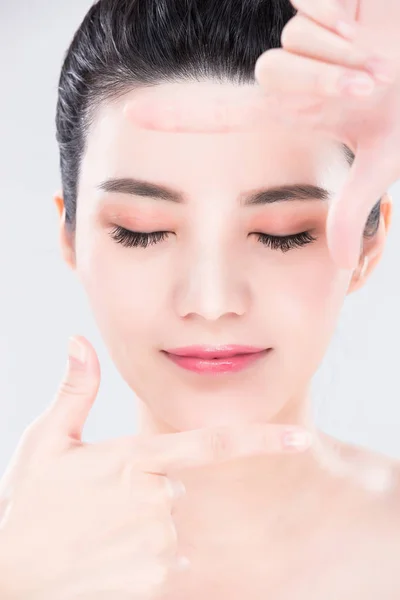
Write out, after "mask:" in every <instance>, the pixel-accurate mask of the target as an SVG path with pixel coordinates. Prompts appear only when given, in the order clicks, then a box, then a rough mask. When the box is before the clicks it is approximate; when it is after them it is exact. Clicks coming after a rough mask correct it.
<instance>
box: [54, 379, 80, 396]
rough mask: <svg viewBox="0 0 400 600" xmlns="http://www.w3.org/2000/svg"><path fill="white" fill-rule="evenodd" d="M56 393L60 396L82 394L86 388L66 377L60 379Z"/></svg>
mask: <svg viewBox="0 0 400 600" xmlns="http://www.w3.org/2000/svg"><path fill="white" fill-rule="evenodd" d="M58 393H59V395H61V396H77V397H80V396H83V395H85V394H86V389H85V387H83V386H79V385H77V382H76V381H71V379H69V378H68V377H64V378H63V379H62V380H61V383H60V386H59V388H58Z"/></svg>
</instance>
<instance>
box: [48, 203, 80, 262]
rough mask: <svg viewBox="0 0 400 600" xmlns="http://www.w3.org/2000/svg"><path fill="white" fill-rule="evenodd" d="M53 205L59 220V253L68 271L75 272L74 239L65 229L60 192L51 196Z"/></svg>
mask: <svg viewBox="0 0 400 600" xmlns="http://www.w3.org/2000/svg"><path fill="white" fill-rule="evenodd" d="M53 199H54V203H55V205H56V208H57V211H58V215H59V219H60V231H59V241H60V247H61V253H62V256H63V259H64V262H65V263H66V264H67V265H68V267H70V269H72V270H75V268H76V258H75V237H74V235H73V234H72V233H70V232H69V231H68V229H67V227H66V223H65V205H64V198H63V195H62V191H59V192H56V193H55V194H54V196H53Z"/></svg>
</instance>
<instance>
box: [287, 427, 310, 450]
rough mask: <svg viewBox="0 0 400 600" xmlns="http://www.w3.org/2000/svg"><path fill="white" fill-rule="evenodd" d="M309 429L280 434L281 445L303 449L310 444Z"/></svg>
mask: <svg viewBox="0 0 400 600" xmlns="http://www.w3.org/2000/svg"><path fill="white" fill-rule="evenodd" d="M312 440H313V438H312V435H311V433H310V432H309V431H287V432H285V433H284V434H283V436H282V442H283V446H284V447H285V448H288V449H304V448H308V447H309V446H310V445H311V444H312Z"/></svg>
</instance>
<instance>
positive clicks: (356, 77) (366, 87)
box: [339, 73, 375, 96]
mask: <svg viewBox="0 0 400 600" xmlns="http://www.w3.org/2000/svg"><path fill="white" fill-rule="evenodd" d="M339 89H340V91H341V92H347V93H350V94H352V95H355V96H369V95H370V94H372V92H373V91H374V90H375V81H374V80H373V79H372V77H370V75H367V74H363V73H356V74H351V73H350V74H349V73H345V74H344V75H343V76H342V77H341V78H340V81H339Z"/></svg>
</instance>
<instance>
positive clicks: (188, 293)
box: [176, 251, 250, 321]
mask: <svg viewBox="0 0 400 600" xmlns="http://www.w3.org/2000/svg"><path fill="white" fill-rule="evenodd" d="M245 270H246V269H245V268H244V265H243V264H241V261H240V258H239V257H235V258H233V257H232V255H229V253H225V255H221V253H218V254H217V253H216V252H211V251H208V252H205V253H203V254H202V256H201V257H198V259H197V260H195V261H193V260H192V261H190V263H189V262H188V264H187V265H186V267H185V269H184V270H183V271H181V275H180V278H179V283H178V289H177V295H176V310H177V312H178V315H179V317H181V318H187V317H189V316H197V317H201V318H203V319H206V320H207V321H215V320H217V319H220V318H221V317H222V316H224V315H228V314H230V315H237V316H242V315H244V314H245V313H246V312H247V311H248V309H249V303H250V289H249V286H248V283H247V282H246V278H245Z"/></svg>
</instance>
